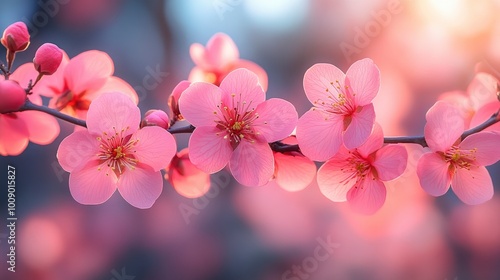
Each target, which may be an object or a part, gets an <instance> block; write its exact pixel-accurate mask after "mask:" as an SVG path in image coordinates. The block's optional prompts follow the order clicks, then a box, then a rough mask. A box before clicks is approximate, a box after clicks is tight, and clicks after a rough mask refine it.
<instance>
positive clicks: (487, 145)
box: [459, 131, 500, 166]
mask: <svg viewBox="0 0 500 280" xmlns="http://www.w3.org/2000/svg"><path fill="white" fill-rule="evenodd" d="M498 143H500V134H499V133H495V132H487V131H485V132H479V133H476V134H472V135H469V136H467V137H466V138H465V139H464V140H463V141H462V143H460V146H459V147H460V150H468V151H466V152H470V151H471V150H473V156H474V158H475V159H476V162H477V163H478V164H479V165H483V166H486V165H491V164H494V163H496V162H497V161H499V160H500V149H498Z"/></svg>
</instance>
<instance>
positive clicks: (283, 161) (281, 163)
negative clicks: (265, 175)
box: [274, 136, 316, 192]
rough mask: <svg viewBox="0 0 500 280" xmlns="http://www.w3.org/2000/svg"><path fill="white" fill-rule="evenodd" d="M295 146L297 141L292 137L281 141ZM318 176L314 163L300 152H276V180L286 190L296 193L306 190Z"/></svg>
mask: <svg viewBox="0 0 500 280" xmlns="http://www.w3.org/2000/svg"><path fill="white" fill-rule="evenodd" d="M281 142H282V143H283V144H288V145H295V144H297V139H296V138H295V136H290V137H287V138H285V139H283V140H282V141H281ZM315 176H316V165H315V164H314V162H313V161H312V160H310V159H308V158H307V157H305V156H304V155H302V154H301V153H299V152H285V153H280V152H274V179H275V180H276V183H277V184H278V185H279V186H280V187H281V188H283V189H284V190H287V191H290V192H296V191H300V190H303V189H305V188H306V187H307V186H308V185H309V184H311V182H312V181H313V180H314V177H315Z"/></svg>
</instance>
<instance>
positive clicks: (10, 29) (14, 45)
mask: <svg viewBox="0 0 500 280" xmlns="http://www.w3.org/2000/svg"><path fill="white" fill-rule="evenodd" d="M0 42H1V43H2V45H4V47H5V48H7V51H8V52H11V53H15V52H22V51H24V50H26V49H27V48H28V46H29V44H30V34H29V32H28V27H27V26H26V24H25V23H24V22H22V21H18V22H15V23H13V24H11V25H9V26H7V28H5V30H4V31H3V35H2V38H1V39H0ZM7 60H8V59H7Z"/></svg>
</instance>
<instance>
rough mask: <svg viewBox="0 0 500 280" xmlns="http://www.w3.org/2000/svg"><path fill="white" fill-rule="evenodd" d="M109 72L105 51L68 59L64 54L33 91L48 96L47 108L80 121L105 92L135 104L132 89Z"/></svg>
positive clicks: (135, 98)
mask: <svg viewBox="0 0 500 280" xmlns="http://www.w3.org/2000/svg"><path fill="white" fill-rule="evenodd" d="M113 72H114V64H113V60H111V58H110V57H109V55H107V54H106V53H105V52H101V51H96V50H91V51H86V52H83V53H81V54H79V55H77V56H75V57H73V58H72V59H71V60H70V59H69V58H68V56H67V55H66V53H64V55H63V59H62V62H61V64H60V66H59V68H58V69H57V71H56V72H55V73H54V74H53V75H51V76H46V77H43V78H42V79H41V80H40V82H39V83H38V84H37V85H36V86H35V87H34V88H33V92H35V93H37V94H40V95H43V96H48V97H51V98H52V99H51V100H50V103H49V107H51V108H56V109H57V110H59V111H61V112H63V113H66V114H69V115H71V116H74V117H78V118H81V119H85V118H86V114H87V110H88V108H89V105H90V103H91V102H92V100H94V99H95V98H96V97H98V96H100V95H101V94H103V93H105V92H110V91H117V92H122V93H123V94H125V95H126V96H128V97H129V98H130V99H131V100H132V101H134V103H135V104H137V102H138V100H139V99H138V96H137V93H136V92H135V90H134V89H133V88H132V87H131V86H130V85H129V84H128V83H127V82H125V81H124V80H122V79H120V78H118V77H115V76H113Z"/></svg>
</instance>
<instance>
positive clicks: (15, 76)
mask: <svg viewBox="0 0 500 280" xmlns="http://www.w3.org/2000/svg"><path fill="white" fill-rule="evenodd" d="M37 76H38V71H36V70H35V66H33V63H31V62H30V63H25V64H23V65H21V66H19V67H17V69H16V70H15V71H14V73H12V74H11V75H10V77H9V79H10V80H13V81H16V82H18V83H19V85H21V86H22V87H23V88H26V87H28V84H29V82H30V80H32V81H33V82H35V80H36V77H37Z"/></svg>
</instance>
